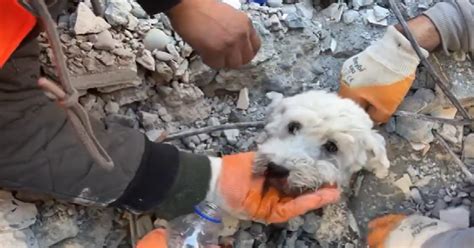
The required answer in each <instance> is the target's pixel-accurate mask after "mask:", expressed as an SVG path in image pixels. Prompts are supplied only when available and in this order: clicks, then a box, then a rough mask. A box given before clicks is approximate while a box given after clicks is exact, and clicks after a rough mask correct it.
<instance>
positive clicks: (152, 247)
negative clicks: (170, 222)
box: [136, 228, 168, 248]
mask: <svg viewBox="0 0 474 248" xmlns="http://www.w3.org/2000/svg"><path fill="white" fill-rule="evenodd" d="M167 247H168V245H167V240H166V230H165V229H161V228H160V229H155V230H153V231H151V232H149V233H147V235H145V237H143V238H142V239H141V240H139V241H138V243H137V247H136V248H167Z"/></svg>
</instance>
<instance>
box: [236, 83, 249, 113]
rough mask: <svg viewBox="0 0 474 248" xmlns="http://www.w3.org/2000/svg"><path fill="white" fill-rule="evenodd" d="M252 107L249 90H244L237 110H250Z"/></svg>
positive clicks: (241, 92)
mask: <svg viewBox="0 0 474 248" xmlns="http://www.w3.org/2000/svg"><path fill="white" fill-rule="evenodd" d="M249 105H250V99H249V89H247V88H243V89H241V90H240V93H239V99H238V100H237V108H238V109H243V110H245V109H248V108H249Z"/></svg>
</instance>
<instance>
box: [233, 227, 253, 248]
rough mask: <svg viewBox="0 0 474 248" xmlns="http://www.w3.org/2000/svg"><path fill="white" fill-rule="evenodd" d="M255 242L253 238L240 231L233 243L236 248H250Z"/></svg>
mask: <svg viewBox="0 0 474 248" xmlns="http://www.w3.org/2000/svg"><path fill="white" fill-rule="evenodd" d="M254 242H255V239H254V237H252V235H251V234H250V233H248V232H246V231H243V230H240V231H239V233H238V234H237V238H236V241H235V247H236V248H252V247H253V243H254Z"/></svg>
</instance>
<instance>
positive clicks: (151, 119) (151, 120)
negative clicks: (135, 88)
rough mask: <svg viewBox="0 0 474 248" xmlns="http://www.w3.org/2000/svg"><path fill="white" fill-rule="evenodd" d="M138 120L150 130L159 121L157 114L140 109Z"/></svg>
mask: <svg viewBox="0 0 474 248" xmlns="http://www.w3.org/2000/svg"><path fill="white" fill-rule="evenodd" d="M140 120H141V122H142V125H143V127H144V128H145V130H152V129H154V128H155V126H156V125H157V124H158V123H159V117H158V115H157V114H152V113H148V112H145V111H140Z"/></svg>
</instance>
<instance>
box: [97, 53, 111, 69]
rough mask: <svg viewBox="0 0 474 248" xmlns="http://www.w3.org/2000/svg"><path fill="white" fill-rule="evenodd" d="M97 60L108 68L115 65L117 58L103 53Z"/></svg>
mask: <svg viewBox="0 0 474 248" xmlns="http://www.w3.org/2000/svg"><path fill="white" fill-rule="evenodd" d="M97 59H99V61H100V62H102V63H103V64H104V65H106V66H111V65H113V64H115V56H114V55H112V54H110V53H108V52H105V51H104V52H102V53H101V54H100V55H99V56H98V57H97Z"/></svg>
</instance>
